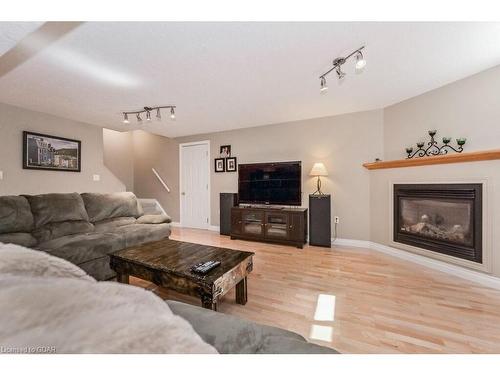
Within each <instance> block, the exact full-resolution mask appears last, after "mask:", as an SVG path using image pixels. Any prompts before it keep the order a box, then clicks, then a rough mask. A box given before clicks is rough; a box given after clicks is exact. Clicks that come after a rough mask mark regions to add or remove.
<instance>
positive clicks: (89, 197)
mask: <svg viewBox="0 0 500 375" xmlns="http://www.w3.org/2000/svg"><path fill="white" fill-rule="evenodd" d="M82 198H83V201H84V202H85V208H86V209H87V212H88V214H89V218H90V221H91V222H92V223H95V222H97V221H101V220H105V219H111V218H114V217H123V216H131V217H135V218H137V217H139V216H141V215H142V214H143V210H142V207H141V204H140V203H139V201H138V200H137V198H136V196H135V195H134V193H130V192H122V193H109V194H98V193H83V194H82Z"/></svg>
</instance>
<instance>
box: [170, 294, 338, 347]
mask: <svg viewBox="0 0 500 375" xmlns="http://www.w3.org/2000/svg"><path fill="white" fill-rule="evenodd" d="M167 303H168V306H169V307H170V309H171V310H172V312H173V313H174V314H176V315H179V316H181V317H183V318H184V319H186V320H187V321H188V322H189V323H191V325H192V326H193V328H194V330H195V331H196V332H197V333H198V334H199V335H200V336H201V338H202V339H203V340H204V341H205V342H207V343H208V344H210V345H212V346H213V347H215V348H216V349H217V351H218V352H219V353H221V354H248V353H262V354H264V353H266V354H271V353H272V354H278V353H288V354H300V353H311V354H312V353H329V354H333V353H336V351H335V350H333V349H330V348H325V347H322V346H319V345H315V344H310V343H308V342H307V341H306V340H305V339H304V338H303V337H302V336H301V335H299V334H297V333H294V332H291V331H287V330H284V329H281V328H276V327H270V326H265V325H260V324H256V323H253V322H250V321H247V320H244V319H241V318H238V317H235V316H231V315H226V314H221V313H219V312H215V311H211V310H207V309H203V308H201V307H198V306H191V305H187V304H185V303H182V302H175V301H167ZM281 346H282V347H281Z"/></svg>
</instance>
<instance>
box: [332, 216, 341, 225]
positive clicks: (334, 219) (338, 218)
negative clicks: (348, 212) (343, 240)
mask: <svg viewBox="0 0 500 375" xmlns="http://www.w3.org/2000/svg"><path fill="white" fill-rule="evenodd" d="M333 221H334V223H335V224H338V223H340V217H338V216H335V217H334V218H333Z"/></svg>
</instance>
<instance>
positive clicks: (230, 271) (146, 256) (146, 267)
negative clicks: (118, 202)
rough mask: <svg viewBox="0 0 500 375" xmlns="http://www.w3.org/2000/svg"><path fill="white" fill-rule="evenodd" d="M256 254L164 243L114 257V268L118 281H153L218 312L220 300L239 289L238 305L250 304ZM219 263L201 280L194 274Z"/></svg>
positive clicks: (187, 244)
mask: <svg viewBox="0 0 500 375" xmlns="http://www.w3.org/2000/svg"><path fill="white" fill-rule="evenodd" d="M253 255H254V253H251V252H248V251H238V250H231V249H224V248H221V247H213V246H205V245H199V244H194V243H188V242H182V241H174V240H169V239H165V240H161V241H158V242H150V243H147V244H144V245H140V246H135V247H129V248H127V249H124V250H120V251H117V252H116V253H114V254H111V255H110V257H111V260H110V266H111V268H112V269H113V270H114V271H115V272H116V273H117V280H118V282H121V283H127V284H128V281H129V276H135V277H139V278H141V279H144V280H148V281H151V282H153V283H155V284H156V285H159V286H162V287H165V288H168V289H172V290H175V291H176V292H179V293H183V294H188V295H191V296H196V297H200V299H201V305H202V306H203V307H205V308H207V309H212V310H217V303H218V300H219V297H221V296H223V295H224V294H226V293H227V292H228V291H229V290H230V289H232V288H233V287H235V286H236V302H237V303H239V304H241V305H244V304H246V302H247V276H248V274H249V273H250V272H251V271H252V267H253V263H252V256H253ZM208 260H219V261H220V262H221V265H220V266H219V267H217V268H214V269H213V270H211V271H210V272H209V273H208V274H206V275H204V276H201V275H197V274H195V273H193V272H191V270H190V268H191V267H192V266H194V265H195V264H198V263H202V262H205V261H208Z"/></svg>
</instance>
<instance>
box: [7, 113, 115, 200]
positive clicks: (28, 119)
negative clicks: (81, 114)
mask: <svg viewBox="0 0 500 375" xmlns="http://www.w3.org/2000/svg"><path fill="white" fill-rule="evenodd" d="M23 130H28V131H33V132H37V133H44V134H49V135H56V136H60V137H65V138H71V139H78V140H81V142H82V171H81V172H80V173H77V172H60V171H59V172H58V171H36V170H28V169H22V132H23ZM0 135H1V143H2V146H1V147H0V170H1V171H3V180H0V195H9V194H39V193H49V192H85V191H92V192H109V191H123V190H125V185H124V184H123V183H122V182H121V181H120V180H119V179H118V178H116V177H115V176H114V175H113V174H112V173H111V172H110V171H109V170H108V169H107V168H106V167H105V166H104V163H103V140H102V129H101V128H99V127H96V126H93V125H89V124H84V123H80V122H76V121H72V120H67V119H63V118H60V117H55V116H51V115H48V114H44V113H40V112H33V111H29V110H25V109H22V108H18V107H13V106H10V105H6V104H0ZM94 174H98V175H100V178H101V180H100V181H98V182H95V181H93V175H94Z"/></svg>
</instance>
